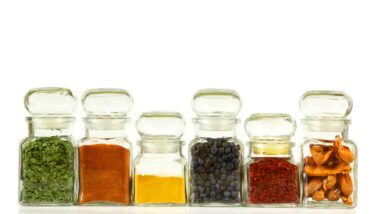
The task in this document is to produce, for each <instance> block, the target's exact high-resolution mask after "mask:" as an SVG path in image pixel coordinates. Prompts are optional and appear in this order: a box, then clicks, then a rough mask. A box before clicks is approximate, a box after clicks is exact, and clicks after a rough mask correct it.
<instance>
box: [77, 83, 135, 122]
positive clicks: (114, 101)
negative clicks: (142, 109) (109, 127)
mask: <svg viewBox="0 0 380 214" xmlns="http://www.w3.org/2000/svg"><path fill="white" fill-rule="evenodd" d="M82 105H83V109H84V110H85V112H86V114H87V116H91V115H95V116H96V115H113V116H118V115H119V116H126V115H127V114H128V113H129V111H130V110H131V108H132V105H133V98H132V96H131V95H130V94H129V93H128V92H127V91H126V90H124V89H118V88H97V89H90V90H87V91H86V92H85V93H84V94H83V97H82Z"/></svg>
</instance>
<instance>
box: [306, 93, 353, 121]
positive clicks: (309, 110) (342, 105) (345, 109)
mask: <svg viewBox="0 0 380 214" xmlns="http://www.w3.org/2000/svg"><path fill="white" fill-rule="evenodd" d="M300 110H301V113H302V114H303V115H304V117H305V118H344V117H347V116H348V115H349V114H350V113H351V110H352V99H351V97H350V96H349V95H347V94H346V93H344V92H342V91H308V92H306V93H305V94H304V95H303V96H302V97H301V101H300Z"/></svg>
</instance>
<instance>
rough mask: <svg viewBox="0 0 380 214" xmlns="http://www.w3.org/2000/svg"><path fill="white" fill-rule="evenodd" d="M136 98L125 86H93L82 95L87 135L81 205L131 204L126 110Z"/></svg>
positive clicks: (83, 148)
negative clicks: (97, 87)
mask: <svg viewBox="0 0 380 214" xmlns="http://www.w3.org/2000/svg"><path fill="white" fill-rule="evenodd" d="M132 103H133V99H132V97H131V96H130V94H129V93H128V92H127V91H125V90H123V89H90V90H87V91H86V92H85V93H84V95H83V98H82V104H83V108H84V110H85V111H86V114H87V117H85V118H84V121H85V125H86V137H85V138H83V139H82V140H80V141H79V175H80V191H79V202H78V203H79V204H80V205H127V204H129V203H130V198H131V197H130V184H131V182H130V180H131V179H130V175H131V170H130V167H131V155H132V154H133V153H132V145H131V143H130V142H129V141H128V139H127V130H126V129H127V125H128V123H129V121H130V119H129V118H128V117H127V113H128V112H129V110H130V108H131V107H132Z"/></svg>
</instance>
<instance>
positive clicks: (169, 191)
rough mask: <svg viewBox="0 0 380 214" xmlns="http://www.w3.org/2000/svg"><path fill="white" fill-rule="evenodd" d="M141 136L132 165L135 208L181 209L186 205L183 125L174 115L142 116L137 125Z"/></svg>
mask: <svg viewBox="0 0 380 214" xmlns="http://www.w3.org/2000/svg"><path fill="white" fill-rule="evenodd" d="M136 127H137V131H138V132H139V134H140V136H141V140H140V141H139V142H138V145H139V146H140V153H139V155H138V156H137V157H136V160H135V162H134V185H133V188H134V190H133V192H134V195H133V197H134V204H135V205H138V206H168V205H169V206H183V205H185V204H186V202H187V187H186V186H187V185H186V177H187V176H186V170H187V164H186V160H185V159H184V157H183V156H182V153H181V149H182V148H181V146H182V144H183V141H181V136H182V135H183V133H184V130H185V121H184V119H183V118H182V115H181V114H179V113H177V112H145V113H143V114H142V115H141V116H140V117H139V119H138V120H137V121H136Z"/></svg>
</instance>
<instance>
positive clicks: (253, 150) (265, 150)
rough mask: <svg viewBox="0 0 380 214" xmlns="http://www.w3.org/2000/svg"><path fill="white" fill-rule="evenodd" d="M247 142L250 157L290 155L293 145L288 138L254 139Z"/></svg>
mask: <svg viewBox="0 0 380 214" xmlns="http://www.w3.org/2000/svg"><path fill="white" fill-rule="evenodd" d="M248 144H249V151H250V152H249V154H250V157H291V156H292V152H291V148H292V147H293V146H294V143H293V142H291V141H290V140H289V139H254V140H251V141H249V142H248Z"/></svg>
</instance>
